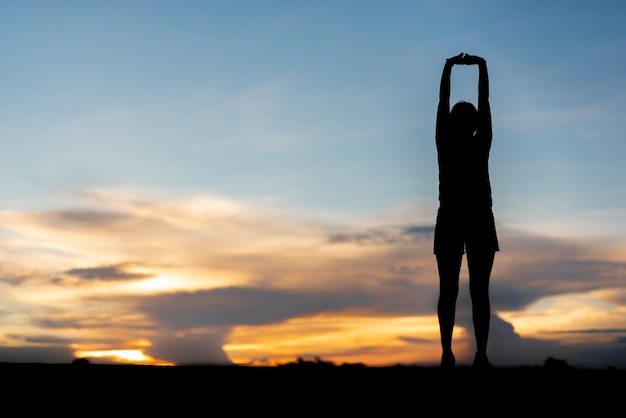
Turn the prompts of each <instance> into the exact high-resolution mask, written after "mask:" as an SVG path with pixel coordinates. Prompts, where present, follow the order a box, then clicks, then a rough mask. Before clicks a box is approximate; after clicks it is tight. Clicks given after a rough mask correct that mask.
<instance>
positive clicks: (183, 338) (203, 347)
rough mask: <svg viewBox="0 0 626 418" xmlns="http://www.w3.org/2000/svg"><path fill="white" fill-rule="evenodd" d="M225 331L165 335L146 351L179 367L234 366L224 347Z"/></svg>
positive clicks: (157, 338) (153, 340)
mask: <svg viewBox="0 0 626 418" xmlns="http://www.w3.org/2000/svg"><path fill="white" fill-rule="evenodd" d="M225 335H226V332H225V330H220V331H210V332H209V331H206V332H202V333H187V334H183V335H180V333H165V334H161V335H159V336H157V337H156V338H153V339H152V346H151V347H147V348H146V349H145V350H144V351H145V352H146V354H148V355H150V356H152V357H153V358H158V359H166V360H167V361H171V362H173V363H176V364H177V365H192V364H195V365H199V364H216V365H226V364H232V363H231V361H230V359H229V358H228V356H227V355H226V353H225V352H224V350H222V345H223V344H224V336H225Z"/></svg>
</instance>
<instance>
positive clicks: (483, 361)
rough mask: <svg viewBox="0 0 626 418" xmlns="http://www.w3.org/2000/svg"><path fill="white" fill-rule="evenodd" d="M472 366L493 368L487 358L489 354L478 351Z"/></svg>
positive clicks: (475, 367)
mask: <svg viewBox="0 0 626 418" xmlns="http://www.w3.org/2000/svg"><path fill="white" fill-rule="evenodd" d="M472 368H474V369H489V368H491V363H489V359H488V358H487V354H485V353H478V352H477V353H476V356H475V357H474V363H472Z"/></svg>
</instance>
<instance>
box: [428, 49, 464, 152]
mask: <svg viewBox="0 0 626 418" xmlns="http://www.w3.org/2000/svg"><path fill="white" fill-rule="evenodd" d="M463 55H464V54H463V53H460V54H459V55H456V56H454V57H452V58H448V59H447V60H446V63H445V65H444V66H443V73H442V74H441V85H440V86H439V106H438V107H437V125H436V127H435V139H436V140H437V141H439V139H440V135H441V134H443V133H444V132H445V130H446V129H447V127H448V124H449V119H450V74H451V73H452V66H453V65H454V64H462V63H463V59H464V58H463Z"/></svg>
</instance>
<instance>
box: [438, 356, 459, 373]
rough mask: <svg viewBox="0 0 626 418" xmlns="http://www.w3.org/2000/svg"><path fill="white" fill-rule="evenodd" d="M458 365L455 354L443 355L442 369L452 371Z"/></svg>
mask: <svg viewBox="0 0 626 418" xmlns="http://www.w3.org/2000/svg"><path fill="white" fill-rule="evenodd" d="M455 363H456V359H455V358H454V354H452V353H450V354H443V355H442V356H441V365H440V366H439V367H441V368H442V369H451V368H453V367H454V365H455Z"/></svg>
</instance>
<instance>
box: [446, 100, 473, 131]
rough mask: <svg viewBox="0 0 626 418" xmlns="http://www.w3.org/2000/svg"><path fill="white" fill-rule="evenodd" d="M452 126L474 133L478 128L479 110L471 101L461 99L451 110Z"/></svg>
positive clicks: (455, 128) (458, 129)
mask: <svg viewBox="0 0 626 418" xmlns="http://www.w3.org/2000/svg"><path fill="white" fill-rule="evenodd" d="M450 127H451V128H452V129H454V130H457V131H460V132H463V133H469V134H473V133H474V132H475V131H476V128H478V110H476V107H474V105H473V104H472V103H470V102H466V101H464V100H461V101H459V102H457V103H456V104H455V105H454V106H453V107H452V110H450Z"/></svg>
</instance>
